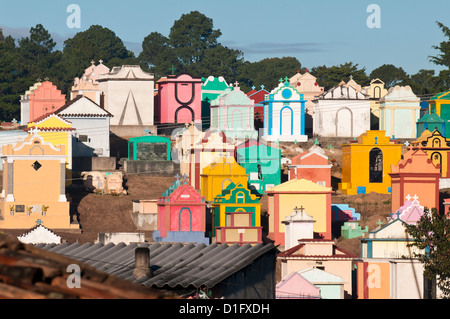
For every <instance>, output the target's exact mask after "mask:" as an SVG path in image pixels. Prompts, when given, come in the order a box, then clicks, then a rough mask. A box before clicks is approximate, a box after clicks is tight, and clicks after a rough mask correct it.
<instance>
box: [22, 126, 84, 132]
mask: <svg viewBox="0 0 450 319" xmlns="http://www.w3.org/2000/svg"><path fill="white" fill-rule="evenodd" d="M32 129H36V130H38V131H61V132H64V131H75V130H76V128H74V127H37V126H30V127H27V128H26V129H24V131H30V130H32Z"/></svg>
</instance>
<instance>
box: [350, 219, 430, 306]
mask: <svg viewBox="0 0 450 319" xmlns="http://www.w3.org/2000/svg"><path fill="white" fill-rule="evenodd" d="M380 224H381V223H380ZM405 224H406V223H405V222H404V221H403V220H401V219H400V218H395V219H392V220H390V221H389V222H388V224H386V225H384V226H381V225H380V227H378V228H377V229H376V230H374V231H372V232H370V233H369V234H368V236H366V237H365V238H362V239H360V241H361V260H357V261H356V280H357V283H356V287H357V291H358V298H360V299H404V298H408V299H422V298H423V292H424V276H423V264H422V263H421V262H420V261H419V260H418V259H415V258H414V254H415V253H419V252H420V251H419V250H418V249H417V248H416V247H409V246H408V244H409V243H410V242H411V239H410V238H408V237H407V233H406V232H405Z"/></svg>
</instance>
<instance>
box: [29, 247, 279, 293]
mask: <svg viewBox="0 0 450 319" xmlns="http://www.w3.org/2000/svg"><path fill="white" fill-rule="evenodd" d="M38 247H40V248H42V249H45V250H47V251H49V252H55V253H58V254H62V255H65V256H69V257H71V258H74V259H77V260H80V261H83V262H84V263H85V264H87V265H89V266H92V267H94V268H96V269H97V270H101V271H103V272H105V273H107V274H110V275H113V276H117V277H119V278H122V279H126V280H129V281H132V282H134V283H139V284H141V285H144V286H146V287H153V288H156V287H157V288H175V287H176V288H180V287H181V288H189V287H190V288H199V287H202V286H206V287H208V288H212V287H214V286H215V285H217V284H219V283H220V282H222V281H223V280H225V279H226V278H228V277H230V276H232V275H233V274H235V273H236V272H237V271H239V270H241V269H243V268H244V267H246V266H248V265H250V264H251V263H252V262H253V261H254V260H255V259H257V258H258V257H260V256H262V255H264V254H265V253H267V252H269V251H271V250H273V249H275V246H274V245H273V243H269V244H256V245H253V246H252V245H250V244H245V245H242V246H241V245H238V244H233V245H227V244H211V245H205V244H203V243H201V244H198V245H195V244H194V243H186V244H183V243H147V242H145V243H131V244H129V245H125V244H123V243H121V244H117V245H115V244H111V243H110V244H107V245H104V244H101V243H97V244H92V243H86V244H83V245H81V244H79V243H73V244H68V243H64V244H61V245H38ZM137 247H148V248H149V250H150V268H151V269H152V273H153V274H152V276H150V277H145V279H135V277H134V275H133V270H134V266H135V249H136V248H137Z"/></svg>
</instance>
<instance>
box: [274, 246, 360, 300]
mask: <svg viewBox="0 0 450 319" xmlns="http://www.w3.org/2000/svg"><path fill="white" fill-rule="evenodd" d="M354 259H355V256H353V255H352V254H350V253H348V252H346V251H345V250H343V249H341V248H339V247H337V246H336V245H335V244H334V241H333V240H325V239H304V240H298V244H297V245H296V246H294V247H292V248H290V249H288V250H285V251H283V252H281V253H279V254H278V255H277V260H278V261H279V262H280V263H281V267H280V268H281V269H280V270H281V278H284V277H286V276H287V275H289V274H291V273H294V272H299V273H302V272H303V271H305V270H308V269H311V267H313V268H314V269H318V270H321V271H325V272H327V273H329V274H333V275H334V276H338V277H340V278H341V280H339V281H338V282H340V284H339V285H341V287H342V289H343V292H342V293H343V294H342V295H341V297H340V298H345V299H349V298H352V288H353V287H352V269H353V261H354ZM305 278H306V279H308V281H310V282H311V283H313V284H314V285H316V286H318V283H319V281H316V280H314V279H313V278H311V277H308V278H307V277H305ZM322 298H324V296H323V295H322Z"/></svg>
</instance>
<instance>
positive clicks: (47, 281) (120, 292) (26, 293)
mask: <svg viewBox="0 0 450 319" xmlns="http://www.w3.org/2000/svg"><path fill="white" fill-rule="evenodd" d="M69 265H78V266H79V267H80V287H79V288H76V289H75V288H70V287H68V278H67V277H68V276H70V275H71V274H74V272H73V270H72V271H69V272H68V266H69ZM0 277H1V279H2V280H1V282H0V298H10V299H79V298H83V299H86V298H87V299H156V298H169V297H170V298H173V297H174V296H173V295H169V294H166V293H163V292H161V291H158V290H154V289H150V288H147V287H142V286H139V285H136V284H134V283H131V282H129V281H126V280H123V279H120V278H118V277H115V276H111V275H109V274H106V273H104V272H101V271H98V270H96V269H95V268H93V267H91V266H89V265H86V264H83V263H80V261H78V260H76V259H71V258H68V257H66V256H61V254H56V253H53V252H49V251H45V250H43V249H41V248H37V247H35V246H33V245H28V244H24V243H21V242H20V241H19V240H17V238H15V237H13V236H11V235H5V234H0Z"/></svg>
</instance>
